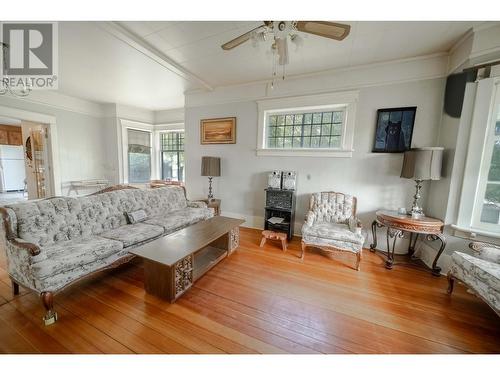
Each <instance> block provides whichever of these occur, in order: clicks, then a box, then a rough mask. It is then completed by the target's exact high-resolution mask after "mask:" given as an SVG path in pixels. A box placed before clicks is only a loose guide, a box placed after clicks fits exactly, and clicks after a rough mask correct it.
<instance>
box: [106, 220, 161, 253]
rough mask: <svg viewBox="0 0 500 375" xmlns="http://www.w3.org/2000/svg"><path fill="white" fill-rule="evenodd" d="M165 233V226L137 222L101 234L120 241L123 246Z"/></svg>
mask: <svg viewBox="0 0 500 375" xmlns="http://www.w3.org/2000/svg"><path fill="white" fill-rule="evenodd" d="M162 234H163V227H161V226H157V225H151V224H144V223H137V224H128V225H122V226H121V227H118V228H115V229H111V230H108V231H106V232H102V233H101V234H100V235H99V236H100V237H104V238H109V239H111V240H116V241H120V242H122V243H123V247H129V246H132V245H135V244H138V243H141V242H144V241H147V240H150V239H153V238H156V237H158V236H161V235H162Z"/></svg>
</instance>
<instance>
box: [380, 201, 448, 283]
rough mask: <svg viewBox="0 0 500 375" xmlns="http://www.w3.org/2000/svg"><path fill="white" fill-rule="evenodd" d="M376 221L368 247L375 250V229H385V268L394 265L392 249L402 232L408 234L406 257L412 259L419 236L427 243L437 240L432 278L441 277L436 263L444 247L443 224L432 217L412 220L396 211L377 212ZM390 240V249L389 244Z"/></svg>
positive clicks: (439, 268)
mask: <svg viewBox="0 0 500 375" xmlns="http://www.w3.org/2000/svg"><path fill="white" fill-rule="evenodd" d="M375 215H376V219H375V220H374V221H373V223H372V236H373V242H372V244H371V245H370V251H372V252H375V251H376V250H377V228H381V227H386V228H387V235H386V236H387V237H386V238H387V260H386V261H385V267H386V268H388V269H391V268H392V267H393V264H394V248H395V246H396V240H397V239H398V238H402V237H403V235H404V232H409V233H410V244H409V246H408V255H409V256H411V257H413V253H414V251H415V245H416V243H417V239H418V237H419V235H423V236H425V237H424V238H425V239H426V240H428V241H436V240H439V241H440V242H441V246H440V248H439V251H438V253H437V254H436V257H435V258H434V261H433V262H432V274H433V275H434V276H440V275H441V267H438V266H437V261H438V259H439V257H440V256H441V254H442V253H443V251H444V248H445V247H446V237H445V236H444V235H443V227H444V223H443V222H442V221H441V220H439V219H434V218H432V217H427V216H422V217H419V218H412V217H411V216H409V215H402V214H399V213H398V212H397V211H385V210H382V211H377V212H376V213H375ZM391 240H392V248H391V246H390V242H391Z"/></svg>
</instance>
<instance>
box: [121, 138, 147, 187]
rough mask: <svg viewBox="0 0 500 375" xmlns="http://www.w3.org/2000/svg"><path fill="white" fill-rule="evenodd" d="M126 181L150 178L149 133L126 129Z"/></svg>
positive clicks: (143, 180)
mask: <svg viewBox="0 0 500 375" xmlns="http://www.w3.org/2000/svg"><path fill="white" fill-rule="evenodd" d="M127 141H128V150H127V156H128V158H127V159H128V160H127V161H128V182H129V183H143V182H148V181H149V180H151V133H150V132H148V131H143V130H136V129H127Z"/></svg>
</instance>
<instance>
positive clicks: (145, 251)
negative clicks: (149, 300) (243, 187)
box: [130, 216, 245, 302]
mask: <svg viewBox="0 0 500 375" xmlns="http://www.w3.org/2000/svg"><path fill="white" fill-rule="evenodd" d="M244 222H245V221H244V220H241V219H233V218H229V217H224V216H216V217H213V218H210V219H208V220H205V221H201V222H199V223H196V224H194V225H191V226H189V227H187V228H184V229H181V230H180V231H177V232H175V233H172V234H170V235H168V236H165V237H161V238H158V239H156V240H154V241H151V242H148V243H146V244H144V245H142V246H138V247H136V248H135V249H131V250H130V252H131V253H132V254H135V255H137V256H139V257H141V258H142V259H143V262H144V288H145V289H146V292H148V293H150V294H153V295H155V296H158V297H161V298H165V299H167V300H168V301H170V302H175V300H176V299H177V298H179V297H180V296H182V295H183V294H184V293H185V292H186V291H188V290H189V288H191V286H192V285H193V283H194V282H195V281H196V280H198V279H199V278H200V277H202V276H203V275H204V274H205V273H207V272H208V271H209V270H210V269H211V268H212V267H214V266H215V265H216V264H217V263H219V262H220V261H221V260H223V259H224V258H225V257H227V256H229V255H231V253H232V252H233V251H234V250H236V248H237V247H238V246H239V234H240V232H239V226H240V225H241V224H243V223H244Z"/></svg>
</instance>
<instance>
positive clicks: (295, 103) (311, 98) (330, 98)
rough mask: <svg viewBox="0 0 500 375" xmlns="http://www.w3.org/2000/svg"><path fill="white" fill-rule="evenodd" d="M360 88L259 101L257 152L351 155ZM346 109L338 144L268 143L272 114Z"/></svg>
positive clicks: (271, 154)
mask: <svg viewBox="0 0 500 375" xmlns="http://www.w3.org/2000/svg"><path fill="white" fill-rule="evenodd" d="M358 96H359V93H358V91H346V92H338V93H330V94H320V95H308V96H300V97H289V98H280V99H268V100H260V101H257V106H258V134H257V149H256V151H257V155H258V156H310V157H352V152H353V151H354V150H353V141H354V126H355V117H356V104H357V101H358ZM339 108H342V109H343V110H344V121H343V124H342V134H341V141H340V145H341V146H340V147H339V148H269V147H267V120H268V117H269V115H272V114H283V113H286V114H296V113H304V112H329V111H335V110H336V109H337V110H338V109H339Z"/></svg>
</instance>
